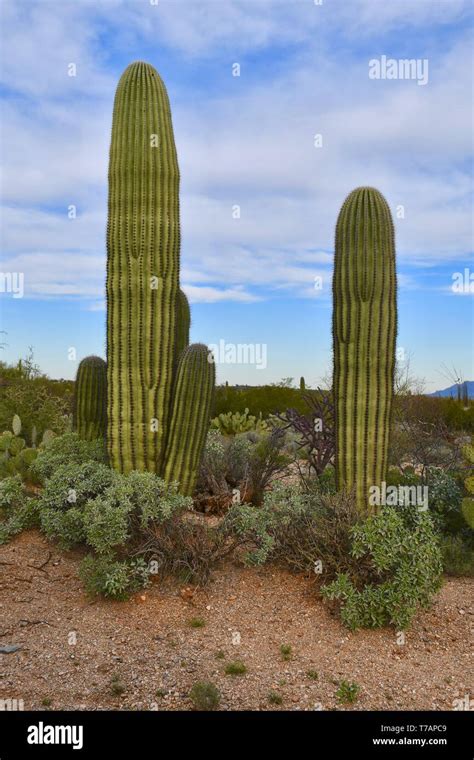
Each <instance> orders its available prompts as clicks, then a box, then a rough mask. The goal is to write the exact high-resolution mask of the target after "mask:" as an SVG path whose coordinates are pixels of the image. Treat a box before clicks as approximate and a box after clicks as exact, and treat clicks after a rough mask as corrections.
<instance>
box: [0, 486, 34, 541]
mask: <svg viewBox="0 0 474 760" xmlns="http://www.w3.org/2000/svg"><path fill="white" fill-rule="evenodd" d="M0 518H1V519H0V544H4V543H6V542H7V541H9V540H10V539H11V538H12V537H13V536H16V535H17V534H18V533H21V532H22V531H23V530H27V529H28V528H32V527H34V526H35V525H37V522H38V511H37V500H36V499H34V498H31V497H29V496H28V494H27V493H26V491H25V488H24V485H23V483H22V480H21V477H20V476H19V475H15V476H12V477H8V478H4V479H3V480H0Z"/></svg>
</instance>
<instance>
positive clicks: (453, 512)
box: [427, 467, 466, 533]
mask: <svg viewBox="0 0 474 760" xmlns="http://www.w3.org/2000/svg"><path fill="white" fill-rule="evenodd" d="M427 480H428V504H429V510H430V513H431V515H432V516H433V519H434V522H435V524H436V526H437V527H438V528H439V530H441V531H442V532H443V533H457V532H459V531H461V530H463V529H465V527H466V526H465V522H464V520H463V517H462V512H461V504H462V490H461V488H460V486H459V484H458V482H457V480H456V478H455V477H454V476H453V475H451V474H450V473H449V472H445V471H444V470H440V469H438V468H435V467H433V468H429V469H428V473H427Z"/></svg>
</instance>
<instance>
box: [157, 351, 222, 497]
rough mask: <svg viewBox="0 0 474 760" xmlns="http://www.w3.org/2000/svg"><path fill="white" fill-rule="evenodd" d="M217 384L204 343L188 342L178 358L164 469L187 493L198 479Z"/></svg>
mask: <svg viewBox="0 0 474 760" xmlns="http://www.w3.org/2000/svg"><path fill="white" fill-rule="evenodd" d="M211 358H212V357H211ZM214 386H215V365H214V362H213V361H209V349H208V348H207V346H204V345H203V344H202V343H195V344H193V345H192V346H189V347H188V348H187V349H186V350H185V351H184V352H183V354H182V356H181V358H180V360H179V366H178V372H177V379H176V388H175V394H174V398H173V406H172V412H171V427H170V434H169V438H168V446H167V449H166V466H165V471H164V477H165V480H166V481H168V482H170V481H173V480H177V481H178V482H179V483H180V490H181V492H182V493H183V494H185V495H191V494H192V492H193V489H194V485H195V482H196V477H197V472H198V468H199V463H200V459H201V454H202V450H203V447H204V442H205V440H206V435H207V431H208V430H209V420H210V413H211V402H212V397H213V394H214Z"/></svg>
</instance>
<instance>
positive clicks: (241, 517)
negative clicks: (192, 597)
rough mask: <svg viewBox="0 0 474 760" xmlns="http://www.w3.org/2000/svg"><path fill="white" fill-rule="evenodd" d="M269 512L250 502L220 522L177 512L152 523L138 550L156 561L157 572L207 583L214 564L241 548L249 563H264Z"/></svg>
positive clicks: (267, 552)
mask: <svg viewBox="0 0 474 760" xmlns="http://www.w3.org/2000/svg"><path fill="white" fill-rule="evenodd" d="M268 519H269V516H268V513H267V512H266V511H265V510H259V509H256V508H255V507H252V506H250V505H247V504H236V505H233V506H232V507H231V508H230V509H229V511H228V512H227V514H226V515H225V517H224V518H223V519H222V520H221V522H220V523H218V524H216V525H209V524H207V523H206V522H204V521H203V520H201V519H199V515H193V514H192V513H191V514H185V515H183V514H180V513H176V514H174V515H172V516H171V517H170V519H168V520H166V521H164V522H162V523H161V524H156V523H152V524H150V525H149V526H148V527H147V528H146V529H145V531H144V539H143V541H142V543H141V545H140V546H139V547H138V548H137V550H136V553H137V554H140V556H143V557H144V558H145V559H146V560H147V562H148V563H149V564H150V563H156V564H155V566H156V568H157V572H158V573H159V574H160V575H162V576H166V575H175V576H178V577H180V578H181V579H182V580H184V581H188V582H189V581H193V582H195V583H199V584H201V585H204V584H205V583H206V582H207V581H208V580H209V577H210V575H211V572H212V570H213V568H215V567H216V565H218V564H219V563H220V562H222V560H224V559H225V558H226V557H229V556H231V555H236V554H237V553H239V552H240V555H241V557H242V559H243V561H244V562H245V563H246V564H249V565H250V564H253V565H257V564H263V563H264V562H265V561H266V559H267V558H268V556H269V555H270V552H271V549H272V547H273V539H272V537H271V535H270V534H269V532H268Z"/></svg>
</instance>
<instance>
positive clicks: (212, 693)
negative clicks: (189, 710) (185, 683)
mask: <svg viewBox="0 0 474 760" xmlns="http://www.w3.org/2000/svg"><path fill="white" fill-rule="evenodd" d="M189 697H190V699H191V701H192V703H193V705H194V708H195V709H196V710H215V709H216V708H217V707H219V702H220V700H221V695H220V693H219V689H218V688H217V687H216V686H215V685H214V684H213V683H209V682H208V681H198V682H197V683H195V684H194V686H193V687H192V689H191V691H190V692H189Z"/></svg>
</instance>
